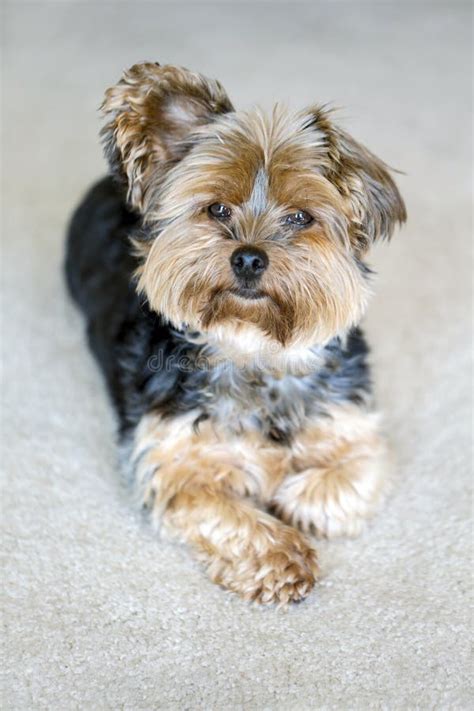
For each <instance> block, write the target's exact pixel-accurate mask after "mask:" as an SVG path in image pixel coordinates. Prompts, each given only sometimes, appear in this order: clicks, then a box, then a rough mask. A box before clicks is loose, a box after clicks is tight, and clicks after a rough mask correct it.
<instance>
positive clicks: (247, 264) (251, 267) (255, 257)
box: [230, 247, 268, 281]
mask: <svg viewBox="0 0 474 711" xmlns="http://www.w3.org/2000/svg"><path fill="white" fill-rule="evenodd" d="M230 263H231V265H232V269H233V271H234V274H235V275H236V276H237V277H238V278H239V279H242V280H243V281H256V280H257V279H258V278H259V277H260V276H261V275H262V274H263V272H264V271H265V269H266V268H267V267H268V257H267V255H266V254H265V252H263V251H262V250H261V249H258V248H257V247H239V248H238V249H236V250H235V252H234V253H233V254H232V256H231V258H230Z"/></svg>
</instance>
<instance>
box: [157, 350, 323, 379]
mask: <svg viewBox="0 0 474 711" xmlns="http://www.w3.org/2000/svg"><path fill="white" fill-rule="evenodd" d="M273 350H274V352H272V349H270V348H269V349H267V350H265V351H260V352H256V353H253V354H251V355H247V356H245V355H242V354H236V357H235V358H229V357H226V356H224V355H222V354H218V353H213V354H212V356H211V355H206V354H205V353H200V354H198V355H195V354H193V355H192V356H190V355H187V354H186V353H181V354H175V353H171V354H167V353H165V351H162V350H160V351H158V353H155V354H154V355H152V356H150V357H149V358H148V360H147V367H148V370H150V371H151V372H152V373H160V372H165V373H171V372H176V371H179V372H181V373H196V372H211V371H216V370H219V371H220V372H223V371H226V370H228V371H229V372H230V371H233V372H235V371H236V370H237V371H238V370H242V371H248V370H251V371H252V372H253V373H257V372H261V373H267V374H271V373H272V372H281V370H282V369H283V370H285V371H286V372H288V373H289V374H292V375H296V376H297V375H305V374H308V373H309V372H311V371H315V370H319V368H320V367H321V353H320V352H318V351H316V352H315V351H313V350H310V351H309V352H306V354H304V356H303V355H301V356H300V357H294V358H289V357H288V356H287V355H285V354H284V353H282V352H281V350H280V349H273Z"/></svg>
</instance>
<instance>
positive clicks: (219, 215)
mask: <svg viewBox="0 0 474 711" xmlns="http://www.w3.org/2000/svg"><path fill="white" fill-rule="evenodd" d="M208 212H209V214H210V215H212V217H215V218H216V220H228V219H229V217H230V216H231V215H232V210H231V209H230V207H227V205H223V204H222V203H221V202H214V203H213V204H212V205H210V206H209V207H208Z"/></svg>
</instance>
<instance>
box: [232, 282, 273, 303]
mask: <svg viewBox="0 0 474 711" xmlns="http://www.w3.org/2000/svg"><path fill="white" fill-rule="evenodd" d="M229 292H230V293H231V294H233V295H234V296H238V297H239V298H241V299H247V300H249V301H258V300H259V299H265V298H266V297H267V296H268V295H267V294H265V292H264V291H261V290H260V289H255V288H253V287H249V286H241V287H239V288H237V289H229Z"/></svg>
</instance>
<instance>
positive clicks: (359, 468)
mask: <svg viewBox="0 0 474 711" xmlns="http://www.w3.org/2000/svg"><path fill="white" fill-rule="evenodd" d="M103 110H104V113H105V115H106V116H107V123H106V125H105V127H104V129H103V139H104V145H105V150H106V155H107V156H108V158H109V161H110V165H111V169H112V173H113V178H111V177H108V178H105V179H104V180H103V181H101V182H100V183H99V184H97V185H96V186H95V187H94V188H92V190H91V191H90V193H89V194H88V195H87V196H86V198H85V200H84V201H83V203H82V204H81V206H80V207H79V208H78V210H77V212H76V214H75V216H74V217H73V220H72V223H71V227H70V232H69V239H68V254H67V265H66V266H67V275H68V283H69V286H70V290H71V293H72V295H73V296H74V298H75V299H76V301H77V302H78V304H79V305H80V307H81V308H82V310H83V311H84V313H85V314H86V317H87V322H88V333H89V337H90V343H91V347H92V349H93V351H94V353H95V354H96V356H97V358H98V360H99V362H100V363H101V365H102V368H103V370H104V373H105V375H106V378H107V382H108V385H109V389H110V392H111V395H112V398H113V400H114V403H115V405H116V409H117V412H118V415H119V421H120V435H121V446H122V451H123V455H124V459H125V462H126V467H127V470H128V471H129V473H130V477H131V479H132V481H133V482H134V483H135V484H136V485H137V490H138V492H139V496H140V500H141V502H142V504H143V505H144V506H145V507H146V508H148V509H149V510H150V511H151V515H152V519H153V520H154V521H155V522H156V524H157V525H159V526H160V527H161V528H162V530H163V531H166V532H168V533H170V534H171V535H173V536H175V537H176V538H178V539H180V540H184V541H186V542H187V543H189V544H190V545H191V546H192V548H193V549H194V551H195V553H196V555H197V556H198V557H199V559H200V560H202V561H203V562H204V564H205V565H206V567H207V569H208V571H209V574H210V576H211V578H212V579H213V580H214V581H215V582H217V583H219V584H221V585H222V586H224V587H225V588H227V589H230V590H233V591H235V592H237V593H238V594H240V595H241V596H242V597H244V598H246V599H254V600H258V601H260V602H279V603H287V602H289V601H291V600H300V599H302V598H303V597H305V596H306V595H307V594H308V592H309V591H310V590H311V588H312V586H313V585H314V582H315V580H316V578H317V572H318V569H317V564H316V555H315V552H314V550H313V548H312V545H311V543H310V542H309V540H308V539H307V538H306V536H305V534H304V533H302V532H300V531H299V530H298V528H300V529H303V531H306V532H313V533H315V534H318V535H323V536H333V535H344V534H347V535H353V534H356V533H358V532H359V530H360V529H361V527H362V525H363V522H364V520H365V519H366V518H367V517H368V516H370V515H371V514H372V513H373V511H374V510H375V509H376V507H377V506H378V504H379V502H380V500H381V498H382V496H383V492H384V488H385V486H384V483H385V471H386V470H385V464H384V460H385V447H384V444H383V441H382V439H381V438H380V435H379V434H378V421H377V416H376V415H375V414H374V413H373V412H372V411H371V399H370V386H369V373H368V366H367V361H366V356H367V347H366V344H365V341H364V338H363V335H362V333H361V331H360V329H359V328H357V323H358V322H359V320H360V318H361V316H362V314H363V312H364V310H365V308H366V304H367V299H368V296H369V291H370V289H369V277H370V271H369V269H368V268H367V266H366V265H365V263H364V258H365V256H366V254H367V251H368V249H369V248H370V246H371V244H372V243H373V242H374V241H375V240H377V239H382V238H388V237H390V236H391V234H392V231H393V228H394V226H395V224H396V223H397V222H403V221H404V220H405V208H404V205H403V202H402V199H401V197H400V195H399V193H398V191H397V188H396V186H395V184H394V182H393V180H392V179H391V177H390V175H389V173H388V170H387V168H386V167H385V166H384V164H383V163H382V162H381V161H380V160H379V159H378V158H376V157H375V156H373V155H372V154H371V153H370V152H369V151H368V150H367V149H366V148H364V147H363V146H361V145H359V144H358V143H357V142H356V141H354V140H353V139H352V138H351V137H349V136H348V135H347V134H345V133H344V132H343V131H341V130H340V129H339V128H337V127H336V126H335V124H334V123H333V120H332V115H331V112H329V111H327V110H326V109H324V108H322V107H311V108H310V109H307V110H305V111H302V112H300V113H297V114H291V113H289V112H288V111H286V110H283V109H281V108H279V107H275V109H274V111H273V112H272V113H271V114H270V115H265V114H263V113H262V112H260V111H258V110H253V111H250V112H246V113H239V112H235V111H234V110H233V107H232V104H231V102H230V100H229V99H228V98H227V96H226V94H225V92H224V90H223V89H222V87H221V86H220V84H219V83H218V82H214V81H209V80H207V79H205V78H203V77H202V76H200V75H198V74H194V73H191V72H188V71H187V70H184V69H180V68H176V67H171V66H164V67H160V66H159V65H157V64H139V65H135V66H134V67H132V68H131V69H130V70H128V71H127V72H125V74H124V76H123V78H122V79H121V81H120V82H119V83H118V84H117V85H116V86H114V87H112V88H111V89H109V90H108V91H107V93H106V98H105V101H104V105H103ZM132 245H133V247H132ZM265 509H267V511H265ZM268 511H271V512H273V514H275V516H273V515H271V514H270V513H269V512H268ZM280 519H282V520H280ZM288 524H290V525H288Z"/></svg>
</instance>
